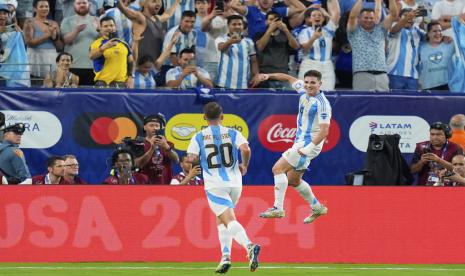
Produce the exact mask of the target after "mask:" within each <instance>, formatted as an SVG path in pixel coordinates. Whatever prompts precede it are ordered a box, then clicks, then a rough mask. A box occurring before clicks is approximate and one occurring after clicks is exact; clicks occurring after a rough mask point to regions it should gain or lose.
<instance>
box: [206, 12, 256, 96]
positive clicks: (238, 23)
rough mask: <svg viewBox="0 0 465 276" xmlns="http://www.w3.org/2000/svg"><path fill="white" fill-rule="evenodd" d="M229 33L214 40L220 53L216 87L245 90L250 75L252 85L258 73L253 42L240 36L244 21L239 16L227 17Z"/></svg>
mask: <svg viewBox="0 0 465 276" xmlns="http://www.w3.org/2000/svg"><path fill="white" fill-rule="evenodd" d="M228 30H229V33H228V34H226V35H223V36H220V37H218V38H217V39H216V40H215V43H216V45H217V48H218V51H220V52H221V56H220V66H219V68H218V83H217V84H218V86H219V87H224V88H228V89H247V84H248V81H249V80H250V79H251V78H250V76H249V74H250V73H249V72H251V73H252V76H253V77H252V79H253V80H254V81H253V85H252V87H253V86H254V85H255V83H256V81H255V80H256V79H257V76H258V73H259V70H258V62H257V57H256V56H255V55H256V53H255V46H254V43H253V41H252V40H251V39H250V38H248V37H244V36H243V35H242V32H243V31H244V19H243V18H242V16H240V15H231V16H229V17H228Z"/></svg>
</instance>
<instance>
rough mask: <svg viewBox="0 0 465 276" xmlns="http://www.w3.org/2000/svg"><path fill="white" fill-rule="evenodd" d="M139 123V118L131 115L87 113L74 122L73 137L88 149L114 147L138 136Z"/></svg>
mask: <svg viewBox="0 0 465 276" xmlns="http://www.w3.org/2000/svg"><path fill="white" fill-rule="evenodd" d="M136 118H137V119H136ZM137 122H140V119H139V116H135V117H133V116H131V115H129V114H108V113H85V114H83V115H82V116H80V117H78V118H77V119H76V120H75V121H74V124H73V130H72V131H73V137H74V139H75V140H76V142H77V143H78V144H79V145H81V146H83V147H87V148H107V147H108V148H109V147H114V146H115V145H116V144H119V143H121V141H122V140H123V139H124V138H125V137H131V138H135V137H136V136H137V130H138V125H139V124H138V123H137ZM140 129H142V127H140Z"/></svg>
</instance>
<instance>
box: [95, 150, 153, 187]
mask: <svg viewBox="0 0 465 276" xmlns="http://www.w3.org/2000/svg"><path fill="white" fill-rule="evenodd" d="M111 166H112V168H113V169H112V171H111V174H110V176H109V177H108V178H107V179H105V180H104V181H103V184H123V185H128V184H149V183H148V178H147V176H145V175H143V174H141V173H137V172H134V154H133V153H132V151H130V150H128V149H117V150H116V151H114V152H113V154H112V155H111Z"/></svg>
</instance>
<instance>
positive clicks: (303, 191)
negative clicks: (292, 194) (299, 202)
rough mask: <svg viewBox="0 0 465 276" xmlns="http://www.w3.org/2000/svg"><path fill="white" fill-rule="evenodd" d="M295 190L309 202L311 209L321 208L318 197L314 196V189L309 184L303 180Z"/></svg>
mask: <svg viewBox="0 0 465 276" xmlns="http://www.w3.org/2000/svg"><path fill="white" fill-rule="evenodd" d="M294 188H295V189H296V190H297V192H299V194H300V195H301V196H302V197H303V198H304V199H305V200H306V201H307V202H308V204H310V207H319V206H320V202H318V199H316V196H315V195H314V194H313V192H312V188H311V187H310V185H309V184H308V183H307V182H305V180H303V179H302V181H300V184H299V185H298V186H296V187H294Z"/></svg>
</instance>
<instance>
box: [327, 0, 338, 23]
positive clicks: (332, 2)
mask: <svg viewBox="0 0 465 276" xmlns="http://www.w3.org/2000/svg"><path fill="white" fill-rule="evenodd" d="M327 5H328V12H329V14H330V16H331V17H330V18H331V21H332V22H333V23H334V25H336V26H338V25H339V19H340V18H341V8H340V7H339V1H338V0H328V4H327Z"/></svg>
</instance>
